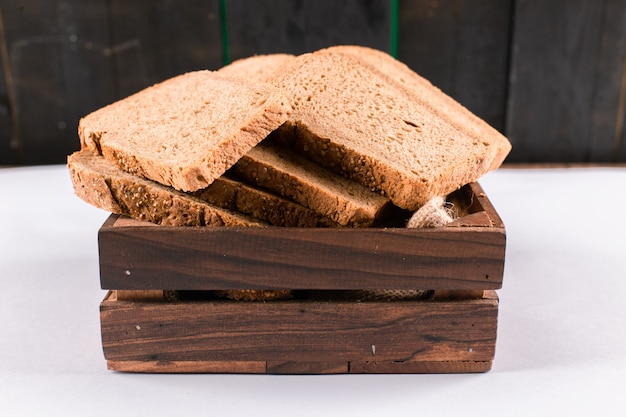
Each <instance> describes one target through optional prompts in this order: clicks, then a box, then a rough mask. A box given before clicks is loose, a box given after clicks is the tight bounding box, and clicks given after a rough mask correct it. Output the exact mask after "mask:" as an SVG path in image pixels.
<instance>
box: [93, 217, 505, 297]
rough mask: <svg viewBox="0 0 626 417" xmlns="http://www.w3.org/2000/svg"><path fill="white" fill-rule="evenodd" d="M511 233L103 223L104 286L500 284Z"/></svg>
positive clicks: (453, 286) (469, 286)
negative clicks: (105, 224) (190, 226)
mask: <svg viewBox="0 0 626 417" xmlns="http://www.w3.org/2000/svg"><path fill="white" fill-rule="evenodd" d="M505 244H506V242H505V234H504V231H503V230H501V229H493V228H484V227H467V228H462V227H459V228H452V227H451V228H443V229H429V230H415V229H349V230H337V229H295V228H289V229H287V228H267V229H265V228H263V229H261V228H207V227H205V228H177V227H172V228H166V227H115V226H113V227H106V228H104V227H103V228H102V229H101V231H100V234H99V249H100V277H101V285H102V288H105V289H127V290H147V289H179V290H220V289H341V290H347V289H416V288H421V289H498V288H500V287H501V285H502V276H503V271H504V255H505Z"/></svg>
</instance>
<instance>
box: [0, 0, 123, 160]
mask: <svg viewBox="0 0 626 417" xmlns="http://www.w3.org/2000/svg"><path fill="white" fill-rule="evenodd" d="M0 7H1V8H2V18H3V23H4V29H5V35H6V46H7V51H8V60H9V62H8V66H7V68H8V69H9V70H10V73H11V80H12V83H13V85H12V88H13V89H14V92H15V106H14V108H13V109H12V110H13V111H14V112H15V115H16V117H17V119H16V120H17V122H18V126H17V129H15V128H14V129H13V144H12V146H13V147H14V148H19V149H20V151H21V160H19V161H17V162H20V163H26V164H41V163H64V162H65V159H66V156H67V154H68V153H70V152H72V151H73V150H75V149H77V148H78V147H79V143H78V139H77V137H76V126H77V124H78V119H79V117H80V116H82V115H83V114H85V113H87V112H88V111H91V110H93V109H95V108H97V107H100V106H101V105H104V104H106V103H108V102H110V101H111V99H112V98H113V96H112V93H111V92H112V90H113V89H112V77H111V73H110V66H109V65H108V60H107V58H106V57H105V56H103V54H102V51H103V48H104V47H105V44H106V42H107V41H108V31H107V24H106V9H105V6H104V2H102V1H100V0H89V1H78V0H70V1H49V2H32V1H31V2H11V1H1V2H0Z"/></svg>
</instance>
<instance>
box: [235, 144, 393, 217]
mask: <svg viewBox="0 0 626 417" xmlns="http://www.w3.org/2000/svg"><path fill="white" fill-rule="evenodd" d="M268 139H269V138H268ZM231 171H232V172H233V173H234V174H235V175H237V177H238V178H241V179H243V181H245V182H247V183H249V184H254V185H255V186H259V187H261V188H265V189H268V190H269V191H271V192H272V193H275V194H278V195H281V196H283V197H285V198H288V199H290V200H293V201H296V202H298V203H300V204H302V205H303V206H305V207H308V208H310V209H312V210H315V211H316V212H318V213H321V214H323V215H324V216H328V217H329V218H331V219H332V220H333V221H335V222H337V223H339V224H340V225H341V226H352V227H367V226H371V225H372V224H374V222H375V221H376V220H377V219H379V218H380V217H381V216H383V215H384V214H385V211H386V210H385V209H387V208H388V206H390V205H391V203H390V201H389V199H387V198H385V197H383V196H381V195H380V194H377V193H374V192H372V191H370V190H369V189H367V188H365V187H363V186H362V185H360V184H358V183H356V182H354V181H351V180H349V179H347V178H345V177H342V176H340V175H337V174H334V173H332V172H330V171H328V170H326V169H324V168H322V167H321V166H319V165H317V164H315V163H313V162H311V161H310V160H308V159H306V158H304V157H303V156H301V155H298V154H296V153H294V152H293V151H291V150H289V149H287V148H285V147H280V146H277V145H276V144H274V143H272V142H271V141H270V140H265V141H263V142H261V143H260V144H258V145H257V146H255V147H254V148H252V149H251V150H250V151H248V153H246V154H245V155H244V156H243V157H242V158H241V159H240V160H239V161H238V162H237V163H236V164H235V165H234V166H233V167H232V168H231Z"/></svg>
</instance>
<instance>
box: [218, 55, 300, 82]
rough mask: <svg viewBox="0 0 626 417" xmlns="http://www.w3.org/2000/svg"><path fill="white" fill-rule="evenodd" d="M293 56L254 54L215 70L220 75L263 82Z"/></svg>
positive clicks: (293, 56)
mask: <svg viewBox="0 0 626 417" xmlns="http://www.w3.org/2000/svg"><path fill="white" fill-rule="evenodd" d="M294 58H295V55H290V54H267V55H254V56H251V57H248V58H242V59H238V60H236V61H233V62H231V63H230V64H228V65H226V66H224V67H222V68H220V69H219V70H218V71H217V72H219V73H220V74H222V75H227V76H232V77H241V78H245V79H248V80H255V81H261V82H265V81H267V80H269V79H270V78H271V77H273V76H274V75H275V74H276V73H277V71H279V70H280V66H281V65H283V64H285V63H287V62H289V61H291V60H292V59H294Z"/></svg>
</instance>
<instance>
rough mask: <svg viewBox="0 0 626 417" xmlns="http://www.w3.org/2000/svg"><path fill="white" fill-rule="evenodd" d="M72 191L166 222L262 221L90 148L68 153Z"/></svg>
mask: <svg viewBox="0 0 626 417" xmlns="http://www.w3.org/2000/svg"><path fill="white" fill-rule="evenodd" d="M68 168H69V171H70V174H71V179H72V183H73V186H74V190H75V192H76V195H78V196H79V197H80V198H81V199H83V200H84V201H86V202H87V203H90V204H92V205H94V206H96V207H98V208H101V209H103V210H106V211H110V212H112V213H117V214H125V215H127V216H130V217H132V218H134V219H138V220H147V221H150V222H152V223H156V224H161V225H166V226H244V227H262V226H267V224H266V223H263V222H261V221H258V220H256V219H253V218H251V217H247V216H244V215H242V214H239V213H235V212H232V211H229V210H225V209H222V208H220V207H217V206H215V205H212V204H209V203H207V202H206V201H203V200H201V199H199V198H197V197H194V196H192V195H189V194H187V193H183V192H180V191H177V190H175V189H173V188H171V187H166V186H163V185H161V184H159V183H156V182H154V181H150V180H146V179H143V178H140V177H137V176H136V175H133V174H129V173H127V172H125V171H123V170H121V169H120V168H118V167H117V166H116V165H115V164H113V163H112V162H110V161H108V160H106V159H105V158H103V157H102V156H99V155H95V154H93V153H92V152H90V151H78V152H75V153H74V154H72V155H70V156H69V157H68Z"/></svg>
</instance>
